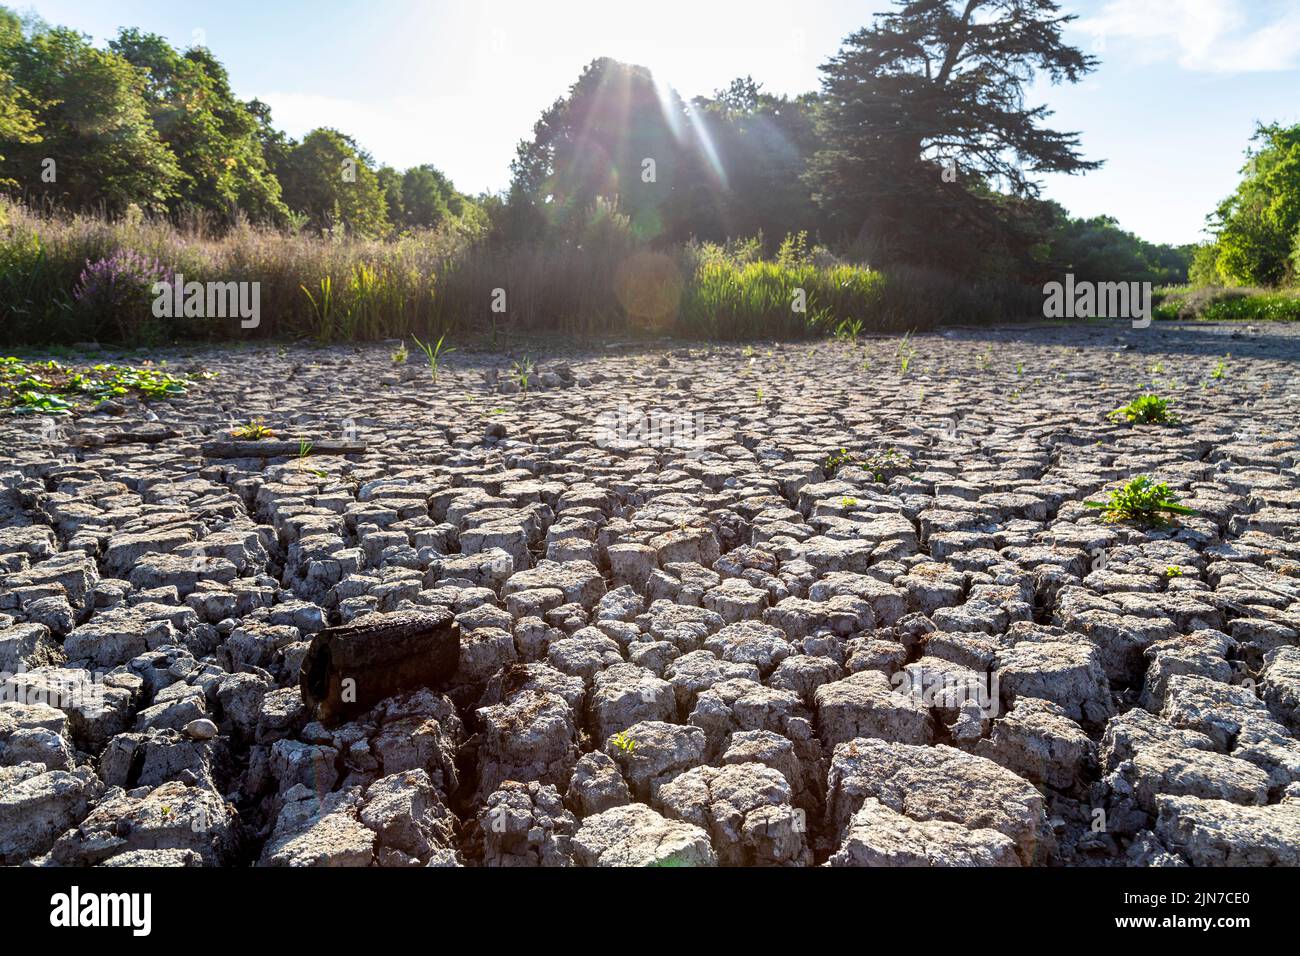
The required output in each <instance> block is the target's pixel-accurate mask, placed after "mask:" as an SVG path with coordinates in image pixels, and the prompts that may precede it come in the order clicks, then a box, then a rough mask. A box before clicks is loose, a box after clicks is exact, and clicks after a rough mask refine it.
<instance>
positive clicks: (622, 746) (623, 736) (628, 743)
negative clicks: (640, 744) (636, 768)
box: [614, 730, 636, 757]
mask: <svg viewBox="0 0 1300 956" xmlns="http://www.w3.org/2000/svg"><path fill="white" fill-rule="evenodd" d="M614 746H615V747H617V748H618V749H619V750H621V751H623V753H625V754H627V755H628V756H629V757H630V756H632V751H634V750H636V741H635V740H633V739H632V738H631V737H629V736H628V735H627V731H626V730H621V731H619V732H618V733H616V734H615V735H614Z"/></svg>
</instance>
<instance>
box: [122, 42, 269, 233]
mask: <svg viewBox="0 0 1300 956" xmlns="http://www.w3.org/2000/svg"><path fill="white" fill-rule="evenodd" d="M109 47H110V49H112V50H113V51H114V52H115V53H117V54H119V55H120V56H121V57H123V58H124V59H125V60H126V61H127V62H128V63H131V64H132V65H133V66H135V67H138V68H139V69H140V70H142V71H144V74H145V76H146V77H147V85H146V87H145V98H146V100H147V102H148V103H149V110H150V116H151V118H152V120H153V125H154V127H155V128H156V129H157V130H158V133H159V135H160V136H161V137H162V141H163V142H164V143H165V144H167V146H168V147H169V148H170V149H171V151H172V153H173V154H174V155H175V157H176V160H177V163H178V164H179V166H180V171H181V174H182V177H183V180H182V183H181V185H180V188H179V195H178V197H177V198H176V200H174V201H173V204H172V205H173V209H174V210H176V209H181V208H197V209H201V210H203V211H205V212H209V213H214V214H216V215H217V216H218V217H221V218H223V219H226V218H229V217H230V216H232V215H233V213H234V211H235V210H236V209H238V210H240V211H241V212H242V213H244V214H245V215H247V216H249V217H251V218H252V219H254V220H258V221H264V220H271V221H278V220H281V219H283V218H284V216H285V214H286V213H287V212H288V210H287V209H286V208H285V206H284V203H282V202H281V200H280V184H279V182H278V181H277V180H276V178H275V176H274V175H273V174H272V173H271V170H270V168H269V167H268V166H267V163H266V157H265V155H264V153H263V151H262V144H261V142H260V141H259V139H258V135H257V134H258V118H257V117H256V116H255V115H254V114H253V113H252V112H250V110H249V109H248V107H247V106H246V105H245V104H243V103H241V102H240V101H239V100H237V99H236V98H235V96H234V94H233V93H232V92H231V89H230V82H229V79H228V78H227V75H226V71H225V68H224V67H222V65H221V64H220V63H219V62H217V60H216V59H215V58H214V57H213V56H212V54H211V53H210V52H208V51H207V50H206V49H204V48H202V47H195V48H194V49H191V50H189V51H187V52H186V53H184V54H180V53H178V52H177V51H176V50H175V49H173V48H172V46H171V45H170V44H169V43H168V42H167V41H166V40H164V39H163V38H162V37H160V36H157V35H156V34H146V33H141V32H140V31H139V30H130V29H124V30H122V31H121V32H120V33H119V34H118V37H117V39H116V40H114V41H113V42H112V43H110V44H109Z"/></svg>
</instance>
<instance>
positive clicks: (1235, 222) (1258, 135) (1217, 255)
mask: <svg viewBox="0 0 1300 956" xmlns="http://www.w3.org/2000/svg"><path fill="white" fill-rule="evenodd" d="M1252 142H1254V143H1257V144H1259V145H1258V146H1257V147H1256V148H1253V149H1251V150H1249V151H1248V152H1247V160H1246V165H1245V166H1244V167H1243V168H1242V181H1241V183H1240V184H1239V185H1238V186H1237V190H1236V192H1234V193H1233V194H1232V195H1231V196H1229V197H1228V198H1227V199H1225V200H1223V202H1221V203H1220V204H1219V206H1218V208H1217V209H1216V210H1215V212H1214V215H1213V217H1212V223H1211V229H1212V231H1213V232H1214V234H1215V240H1214V243H1213V247H1212V248H1213V262H1214V269H1213V273H1214V278H1215V279H1216V280H1217V281H1218V282H1221V283H1223V284H1226V285H1262V286H1277V285H1280V284H1282V283H1283V282H1286V281H1289V280H1293V279H1295V278H1296V277H1297V276H1298V275H1300V262H1298V261H1297V260H1296V258H1295V255H1296V252H1297V245H1296V243H1297V240H1298V239H1300V125H1296V126H1291V127H1289V128H1287V127H1282V126H1279V125H1276V124H1273V125H1263V124H1260V125H1259V126H1258V127H1257V128H1256V130H1255V135H1254V137H1253V138H1252ZM1207 256H1208V254H1207ZM1208 271H1209V270H1208V268H1207V267H1206V266H1205V265H1201V266H1200V267H1199V268H1198V270H1197V277H1198V278H1202V279H1204V278H1207V276H1206V273H1207V272H1208Z"/></svg>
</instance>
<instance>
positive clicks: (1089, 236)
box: [1043, 203, 1193, 285]
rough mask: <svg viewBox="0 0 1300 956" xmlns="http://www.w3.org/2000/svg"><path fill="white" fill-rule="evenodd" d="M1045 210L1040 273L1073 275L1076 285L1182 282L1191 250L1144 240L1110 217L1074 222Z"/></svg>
mask: <svg viewBox="0 0 1300 956" xmlns="http://www.w3.org/2000/svg"><path fill="white" fill-rule="evenodd" d="M1047 206H1048V207H1049V208H1050V210H1051V213H1052V223H1051V226H1050V231H1049V232H1048V233H1047V235H1046V236H1045V237H1044V238H1045V241H1046V243H1047V249H1046V252H1045V255H1044V259H1043V269H1044V272H1045V273H1047V274H1051V275H1055V276H1059V275H1063V274H1065V273H1072V274H1073V275H1074V277H1075V279H1076V280H1077V281H1080V282H1150V283H1152V284H1154V285H1171V284H1176V283H1181V282H1186V281H1187V275H1188V268H1189V266H1190V264H1191V262H1192V257H1193V250H1192V248H1190V247H1187V246H1180V247H1175V246H1168V245H1156V244H1155V243H1150V242H1145V241H1144V240H1142V239H1139V238H1138V237H1137V236H1135V235H1133V233H1131V232H1126V231H1125V230H1123V229H1121V228H1120V227H1119V221H1118V220H1116V219H1115V218H1113V217H1112V216H1094V217H1092V218H1091V219H1075V218H1072V217H1070V216H1069V215H1068V214H1067V213H1066V212H1065V210H1064V209H1063V208H1062V207H1061V206H1059V205H1057V204H1056V203H1048V204H1047Z"/></svg>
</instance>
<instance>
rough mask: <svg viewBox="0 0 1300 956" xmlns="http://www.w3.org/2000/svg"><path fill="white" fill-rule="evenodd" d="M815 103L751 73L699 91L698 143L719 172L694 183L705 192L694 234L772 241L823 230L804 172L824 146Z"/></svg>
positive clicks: (696, 105)
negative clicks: (765, 86)
mask: <svg viewBox="0 0 1300 956" xmlns="http://www.w3.org/2000/svg"><path fill="white" fill-rule="evenodd" d="M816 108H817V96H816V94H805V95H803V96H800V97H797V98H791V97H788V96H774V95H772V94H770V93H764V92H763V90H762V87H761V86H759V85H758V84H757V83H755V82H754V80H753V79H752V78H751V77H744V78H742V79H737V80H733V81H732V82H731V84H730V85H729V86H728V87H727V88H726V89H723V90H719V91H717V92H716V93H714V95H713V96H712V97H711V98H710V97H696V99H695V100H694V101H693V102H692V106H691V109H692V112H693V113H694V114H695V116H696V118H697V119H696V122H695V123H694V124H693V126H694V127H695V129H696V130H698V131H699V132H701V133H702V134H703V135H702V136H701V137H699V140H700V145H701V146H705V148H706V149H707V152H706V156H705V159H706V160H708V161H710V162H712V163H713V164H714V171H715V173H716V176H713V177H708V178H703V179H700V180H698V182H697V184H696V188H697V190H698V191H699V192H700V193H701V194H702V195H701V196H700V199H699V201H698V202H694V203H692V204H691V206H692V208H693V209H694V210H695V212H696V216H695V217H693V218H692V221H691V223H690V232H691V234H692V235H695V236H698V237H700V238H703V239H714V240H726V239H728V238H733V237H748V236H755V235H758V234H760V233H761V234H762V235H763V236H764V238H765V239H766V241H767V243H768V245H769V246H774V245H775V244H776V243H779V242H780V241H781V239H782V238H783V237H784V236H785V235H787V234H788V233H797V232H801V231H806V232H812V233H814V234H815V233H816V232H817V231H818V229H819V226H820V225H821V221H822V216H821V214H820V210H819V209H818V208H817V205H816V203H814V202H813V197H812V190H811V189H810V188H809V186H808V183H807V180H806V179H805V174H806V172H807V169H808V161H809V159H810V158H811V157H812V155H813V153H814V152H815V151H816V149H817V147H818V145H819V140H818V138H817V134H816V129H815V119H814V115H815V110H816ZM706 144H707V145H706ZM710 212H712V213H713V215H712V216H709V213H710Z"/></svg>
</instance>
